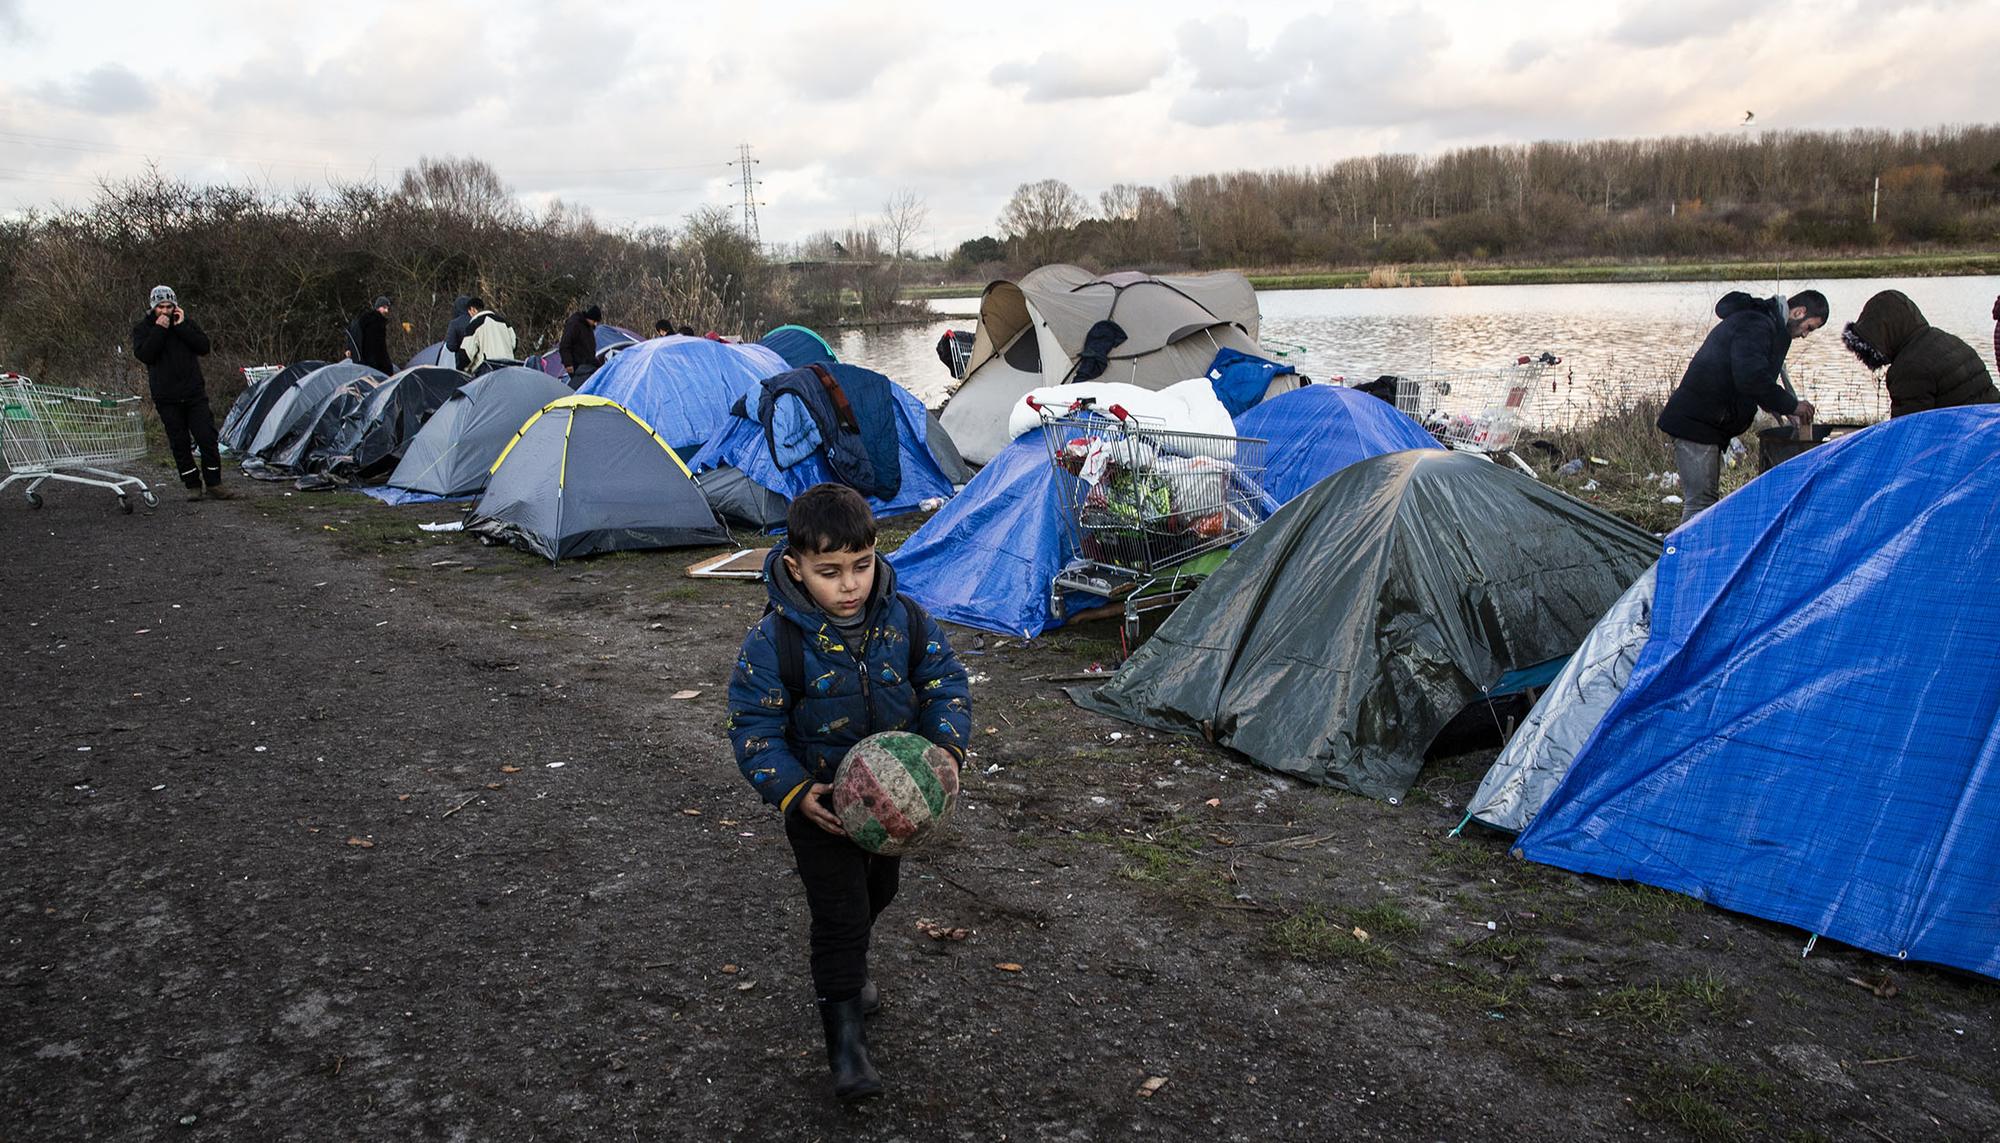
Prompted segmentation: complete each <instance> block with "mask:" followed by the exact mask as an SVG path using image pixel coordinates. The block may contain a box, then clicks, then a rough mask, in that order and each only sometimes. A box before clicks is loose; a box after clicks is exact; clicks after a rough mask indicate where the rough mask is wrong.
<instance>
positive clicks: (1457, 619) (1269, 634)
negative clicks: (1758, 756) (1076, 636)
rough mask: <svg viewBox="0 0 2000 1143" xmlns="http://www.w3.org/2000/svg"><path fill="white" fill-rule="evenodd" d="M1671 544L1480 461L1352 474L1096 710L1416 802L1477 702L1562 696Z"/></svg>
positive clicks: (1295, 511)
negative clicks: (1575, 655) (1414, 792)
mask: <svg viewBox="0 0 2000 1143" xmlns="http://www.w3.org/2000/svg"><path fill="white" fill-rule="evenodd" d="M1659 551H1660V544H1659V541H1658V540H1656V539H1654V538H1653V537H1652V536H1650V535H1648V534H1646V533H1645V532H1642V531H1640V530H1638V529H1637V528H1634V527H1632V526H1631V525H1630V524H1627V523H1625V522H1623V521H1621V520H1619V519H1617V518H1615V517H1613V516H1609V515H1606V514H1605V513H1603V512H1600V511H1598V510H1597V509H1595V508H1592V507H1590V506H1589V505H1587V504H1584V503H1582V502H1580V501H1578V500H1574V499H1572V498H1570V497H1568V496H1565V495H1564V494H1562V493H1561V492H1558V491H1556V490H1554V489H1552V488H1549V487H1547V486H1545V485H1542V484H1540V483H1537V482H1536V481H1535V480H1533V479H1531V478H1529V477H1526V476H1523V475H1521V474H1520V473H1518V472H1513V471H1510V470H1508V469H1505V468H1501V467H1500V466H1498V465H1496V464H1493V463H1491V462H1489V461H1487V460H1485V459H1483V458H1481V457H1478V456H1474V455H1472V454H1469V453H1452V452H1439V451H1432V450H1413V451H1410V452H1398V453H1390V454H1388V455H1386V456H1377V457H1372V458H1370V459H1368V460H1364V461H1361V462H1359V463H1356V464H1353V465H1349V466H1348V467H1346V468H1343V469H1341V470H1340V471H1338V472H1336V473H1334V474H1333V475H1331V476H1329V477H1327V478H1326V479H1325V480H1323V481H1321V482H1320V483H1319V484H1317V485H1315V486H1314V487H1313V488H1312V489H1311V490H1310V491H1308V492H1305V493H1304V494H1302V495H1300V496H1299V497H1297V498H1296V499H1294V500H1292V501H1291V502H1290V503H1288V504H1286V505H1285V506H1284V507H1283V508H1281V509H1279V510H1278V512H1277V514H1276V515H1274V516H1272V517H1271V519H1270V520H1268V521H1266V522H1265V524H1264V525H1263V526H1262V527H1261V528H1259V529H1258V530H1257V532H1256V533H1255V534H1254V535H1252V536H1251V537H1250V538H1249V539H1248V540H1246V541H1245V542H1244V543H1242V544H1241V545H1239V546H1238V547H1237V549H1236V552H1235V554H1234V555H1232V556H1231V557H1230V558H1229V562H1227V563H1225V564H1224V565H1223V566H1222V567H1221V569H1220V570H1218V571H1217V572H1216V573H1215V574H1213V575H1211V576H1210V577H1209V578H1208V580H1207V581H1206V582H1204V583H1203V584H1202V586H1201V587H1200V589H1199V590H1197V591H1196V592H1195V593H1194V594H1193V595H1192V596H1190V597H1189V598H1188V600H1187V601H1186V602H1185V603H1183V604H1181V606H1180V609H1179V610H1178V611H1176V612H1175V613H1174V615H1173V617H1172V618H1170V619H1168V620H1167V622H1166V623H1165V624H1164V625H1162V626H1161V628H1160V630H1159V632H1158V633H1157V634H1156V635H1154V636H1153V638H1152V639H1151V640H1150V641H1149V642H1147V643H1146V644H1145V645H1144V646H1143V647H1141V648H1140V649H1139V651H1138V653H1137V654H1135V655H1133V656H1132V658H1131V659H1130V660H1129V661H1128V662H1127V663H1126V664H1125V666H1124V667H1123V668H1122V669H1120V670H1119V672H1118V674H1117V676H1116V677H1115V678H1114V679H1113V680H1112V681H1111V682H1109V683H1106V684H1104V685H1103V686H1101V687H1098V688H1095V689H1088V688H1078V689H1077V690H1075V691H1073V692H1072V694H1073V695H1074V696H1075V698H1076V700H1077V701H1078V702H1079V703H1080V704H1081V705H1083V706H1085V707H1087V708H1089V709H1092V710H1097V711H1100V712H1102V713H1105V714H1109V715H1113V716H1115V717H1117V718H1122V719H1125V720H1126V721H1129V722H1136V723H1139V724H1140V725H1143V726H1150V727H1154V728H1157V729H1162V730H1172V731H1181V732H1186V733H1193V734H1201V735H1203V736H1205V737H1207V738H1208V739H1210V740H1211V741H1213V742H1216V743H1219V744H1221V745H1224V746H1228V747H1230V748H1231V749H1233V750H1236V751H1239V752H1241V753H1243V754H1246V755H1248V756H1249V757H1250V758H1251V760H1252V761H1255V762H1257V763H1259V764H1260V765H1263V766H1266V767H1269V768H1270V769H1273V770H1277V771H1280V772H1282V773H1286V774H1291V775H1294V776H1296V777H1299V778H1304V779H1306V780H1307V781H1311V782H1317V783H1320V784H1323V785H1328V786H1336V787H1340V788H1342V789H1348V790H1353V791H1355V792H1357V793H1362V794H1367V795H1370V796H1372V797H1377V798H1387V799H1392V800H1393V799H1397V798H1400V797H1402V795H1403V794H1404V793H1405V792H1406V791H1407V790H1408V789H1409V787H1410V784H1411V783H1412V782H1413V781H1415V780H1416V777H1417V772H1418V771H1419V770H1421V769H1422V768H1423V760H1424V751H1425V749H1426V748H1427V747H1428V746H1429V745H1430V743H1431V740H1432V739H1433V738H1435V737H1436V736H1437V733H1438V731H1439V730H1441V729H1443V727H1444V725H1445V724H1446V723H1447V722H1449V721H1450V720H1451V718H1452V716H1454V715H1456V714H1458V713H1459V712H1460V711H1461V710H1463V709H1465V707H1466V706H1467V705H1469V704H1471V703H1473V702H1475V701H1478V700H1480V699H1482V698H1493V697H1497V696H1499V695H1501V694H1505V693H1509V692H1511V691H1516V690H1520V689H1524V688H1525V687H1528V686H1534V685H1538V683H1540V682H1546V681H1547V679H1548V677H1549V676H1551V675H1553V674H1554V672H1555V670H1556V669H1557V668H1558V667H1560V665H1561V663H1562V661H1563V660H1564V659H1565V658H1566V657H1567V656H1568V655H1569V654H1570V652H1572V651H1574V650H1575V649H1576V647H1577V644H1578V643H1580V642H1581V641H1582V640H1583V637H1584V636H1585V635H1586V634H1588V633H1589V631H1590V629H1591V625H1592V624H1594V623H1595V622H1596V621H1597V618H1598V616H1600V615H1602V614H1603V613H1604V611H1605V610H1606V609H1607V608H1609V607H1610V606H1611V604H1612V602H1613V601H1615V600H1616V599H1617V598H1618V597H1619V595H1620V594H1621V593H1622V592H1624V590H1625V588H1626V587H1627V586H1629V585H1630V584H1631V583H1632V581H1633V580H1635V579H1637V578H1638V577H1639V575H1640V573H1642V572H1644V571H1645V570H1646V568H1647V567H1648V566H1650V565H1651V564H1652V562H1653V560H1654V559H1655V558H1656V557H1658V555H1659Z"/></svg>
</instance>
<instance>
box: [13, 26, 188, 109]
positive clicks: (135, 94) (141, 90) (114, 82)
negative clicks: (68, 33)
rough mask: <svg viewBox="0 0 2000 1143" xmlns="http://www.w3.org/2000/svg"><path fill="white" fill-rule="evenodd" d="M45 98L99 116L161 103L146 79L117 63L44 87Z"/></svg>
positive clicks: (59, 104) (97, 67)
mask: <svg viewBox="0 0 2000 1143" xmlns="http://www.w3.org/2000/svg"><path fill="white" fill-rule="evenodd" d="M0 22H4V21H0ZM42 98H43V99H46V100H48V101H49V102H50V103H53V104H56V105H57V106H60V107H67V108H70V109H72V110H75V111H84V112H89V113H91V114H96V115H130V114H133V113H134V112H139V111H145V110H148V109H150V108H151V107H152V106H153V105H154V104H155V103H157V102H159V101H158V99H157V97H155V95H154V94H153V90H152V88H151V87H150V86H148V85H147V83H146V81H145V80H143V79H140V78H139V77H138V76H137V75H135V74H133V72H132V71H131V69H129V68H127V67H125V66H124V65H123V64H115V63H107V64H99V65H98V66H96V67H94V68H92V69H90V70H89V71H87V72H85V73H84V74H82V75H80V76H78V77H77V78H75V79H74V80H70V81H68V82H59V83H51V84H45V85H44V86H43V88H42Z"/></svg>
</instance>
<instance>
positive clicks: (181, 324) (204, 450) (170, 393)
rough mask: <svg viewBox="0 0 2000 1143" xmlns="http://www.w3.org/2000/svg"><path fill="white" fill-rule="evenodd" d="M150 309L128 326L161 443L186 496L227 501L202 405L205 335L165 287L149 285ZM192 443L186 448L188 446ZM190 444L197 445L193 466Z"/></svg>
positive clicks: (209, 416) (211, 417)
mask: <svg viewBox="0 0 2000 1143" xmlns="http://www.w3.org/2000/svg"><path fill="white" fill-rule="evenodd" d="M150 301H151V304H152V308H151V309H149V310H148V311H147V312H146V314H145V316H144V317H141V318H140V319H139V320H138V321H137V322H136V323H134V324H133V326H132V356H134V357H136V358H138V359H139V360H140V361H141V362H143V363H144V364H145V366H146V385H147V388H149V389H150V390H152V395H153V409H154V410H155V411H156V412H158V413H159V414H160V424H161V426H162V427H164V428H165V429H166V430H167V447H168V448H170V449H172V450H173V454H174V467H175V468H177V469H179V470H180V475H181V483H182V484H185V485H186V486H187V489H188V499H189V500H199V499H201V498H202V494H203V492H204V490H206V492H207V494H208V496H209V497H211V498H213V499H216V500H227V499H229V497H230V495H231V494H230V493H229V492H227V491H224V489H223V487H222V452H221V450H220V449H219V448H218V447H217V446H216V440H215V413H214V412H213V411H212V410H211V409H210V408H209V407H208V386H207V384H206V382H204V381H203V380H202V376H201V358H203V357H204V356H206V355H207V354H208V348H209V345H208V335H207V334H205V333H203V332H202V331H201V327H200V326H198V325H196V324H195V323H194V321H193V320H192V319H191V318H189V317H188V316H187V314H186V313H185V312H184V311H183V310H182V309H181V306H180V301H179V299H177V298H175V297H174V291H173V290H172V289H171V288H169V287H167V286H154V287H153V295H152V298H151V299H150ZM191 446H192V447H191ZM195 448H199V449H201V465H200V467H196V465H195V459H194V450H195Z"/></svg>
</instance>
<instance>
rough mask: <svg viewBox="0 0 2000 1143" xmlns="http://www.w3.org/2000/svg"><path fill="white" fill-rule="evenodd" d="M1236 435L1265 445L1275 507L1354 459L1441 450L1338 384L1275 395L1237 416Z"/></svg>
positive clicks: (1384, 405)
mask: <svg viewBox="0 0 2000 1143" xmlns="http://www.w3.org/2000/svg"><path fill="white" fill-rule="evenodd" d="M1236 432H1237V433H1238V434H1239V435H1241V436H1246V437H1261V438H1262V439H1264V440H1265V441H1268V442H1270V443H1269V444H1267V445H1266V446H1265V449H1264V491H1265V492H1268V493H1270V495H1271V498H1272V499H1273V500H1276V501H1277V502H1278V503H1280V504H1283V503H1284V502H1285V501H1287V500H1290V499H1291V498H1292V497H1294V496H1297V495H1298V494H1299V493H1301V492H1304V491H1305V490H1306V489H1308V488H1311V487H1312V486H1313V485H1315V484H1318V483H1319V482H1320V481H1322V480H1325V479H1326V478H1327V477H1329V476H1331V475H1333V474H1334V473H1336V472H1338V471H1340V470H1341V469H1343V468H1346V467H1347V466H1348V465H1350V464H1353V463H1354V462H1355V461H1357V460H1367V459H1368V458H1369V457H1371V456H1381V455H1383V454H1384V453H1392V452H1402V451H1403V450H1404V449H1412V448H1442V447H1444V446H1442V445H1440V444H1438V442H1437V438H1436V437H1434V436H1432V435H1430V434H1429V433H1428V432H1425V431H1424V427H1423V426H1422V425H1419V424H1418V423H1417V422H1416V421H1415V420H1413V419H1411V418H1410V417H1408V416H1405V415H1404V414H1402V413H1399V412H1397V411H1396V407H1395V406H1394V405H1391V404H1389V403H1388V402H1386V401H1383V400H1380V399H1379V398H1376V397H1371V396H1369V395H1368V394H1366V393H1363V392H1361V391H1360V390H1358V389H1349V388H1346V387H1344V386H1340V385H1307V386H1305V387H1303V388H1299V389H1294V390H1292V391H1291V392H1289V393H1280V394H1279V395H1278V396H1276V397H1273V398H1271V399H1270V400H1268V401H1265V402H1264V403H1263V404H1261V405H1258V406H1257V407H1256V408H1254V409H1251V410H1250V411H1249V412H1247V413H1244V414H1243V415H1241V416H1239V417H1237V418H1236Z"/></svg>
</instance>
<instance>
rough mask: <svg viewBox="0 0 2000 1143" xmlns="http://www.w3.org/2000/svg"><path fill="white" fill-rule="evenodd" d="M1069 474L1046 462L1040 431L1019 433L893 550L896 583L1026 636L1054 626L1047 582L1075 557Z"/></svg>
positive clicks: (985, 625)
mask: <svg viewBox="0 0 2000 1143" xmlns="http://www.w3.org/2000/svg"><path fill="white" fill-rule="evenodd" d="M1059 482H1060V483H1059ZM1076 482H1077V480H1076V477H1074V476H1071V475H1070V474H1069V473H1067V472H1063V471H1061V470H1060V469H1058V468H1056V466H1055V465H1054V464H1052V463H1050V462H1049V449H1048V446H1047V445H1046V444H1044V443H1042V434H1041V433H1039V432H1033V433H1027V434H1025V435H1023V436H1020V437H1016V438H1015V439H1014V441H1013V442H1012V443H1011V444H1009V445H1008V446H1007V447H1006V448H1004V449H1001V450H1000V455H998V456H996V457H994V458H993V461H992V463H990V464H988V465H987V466H986V467H984V468H982V469H980V470H979V471H978V472H977V473H976V474H974V476H973V477H972V482H971V483H970V484H967V485H966V486H965V488H964V489H962V490H961V491H960V492H959V494H958V497H957V499H955V500H953V501H952V502H951V503H949V504H946V505H945V506H944V507H943V508H942V509H940V510H939V511H938V514H937V515H935V516H933V517H931V518H930V519H929V520H926V521H924V526H923V527H921V528H918V529H917V531H916V534H915V535H913V536H911V537H910V538H909V539H907V540H905V541H903V546H902V547H901V548H898V549H897V550H896V551H895V552H893V553H891V554H890V556H889V562H890V563H891V564H894V565H895V567H896V586H897V587H898V588H899V589H901V590H902V591H903V592H904V593H905V594H907V595H909V596H910V597H911V598H913V599H915V600H916V601H917V602H918V603H921V604H923V605H924V609H925V610H927V611H929V612H930V613H931V614H932V615H935V616H937V617H938V618H939V619H946V620H950V621H951V622H953V623H959V624H963V625H965V626H967V627H977V628H979V629H980V630H981V631H998V632H1001V633H1003V634H1008V635H1019V636H1022V637H1024V638H1032V637H1034V636H1036V635H1039V634H1041V633H1042V631H1043V630H1044V629H1045V628H1048V627H1054V626H1058V624H1056V623H1055V622H1053V621H1052V619H1051V617H1050V615H1049V583H1050V581H1051V580H1053V579H1055V577H1056V573H1057V572H1059V571H1061V570H1062V568H1063V565H1064V564H1067V563H1068V562H1069V561H1070V560H1071V559H1073V558H1075V556H1076V548H1075V545H1074V544H1073V543H1071V541H1070V534H1069V529H1068V528H1066V527H1065V526H1064V524H1063V519H1064V516H1063V513H1064V507H1063V506H1064V504H1066V503H1067V502H1068V501H1069V499H1070V498H1071V497H1072V495H1073V488H1074V486H1075V484H1076ZM1065 486H1068V487H1065Z"/></svg>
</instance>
